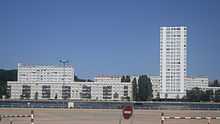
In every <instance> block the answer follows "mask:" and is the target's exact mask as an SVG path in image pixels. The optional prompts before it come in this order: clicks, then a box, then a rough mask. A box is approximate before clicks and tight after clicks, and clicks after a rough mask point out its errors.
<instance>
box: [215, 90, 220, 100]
mask: <svg viewBox="0 0 220 124" xmlns="http://www.w3.org/2000/svg"><path fill="white" fill-rule="evenodd" d="M215 101H216V102H220V90H216V91H215Z"/></svg>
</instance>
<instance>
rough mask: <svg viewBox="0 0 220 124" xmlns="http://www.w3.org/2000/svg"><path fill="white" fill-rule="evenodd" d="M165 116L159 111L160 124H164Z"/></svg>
mask: <svg viewBox="0 0 220 124" xmlns="http://www.w3.org/2000/svg"><path fill="white" fill-rule="evenodd" d="M164 121H165V118H164V113H163V112H162V113H161V124H164Z"/></svg>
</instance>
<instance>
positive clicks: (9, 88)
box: [6, 86, 11, 98]
mask: <svg viewBox="0 0 220 124" xmlns="http://www.w3.org/2000/svg"><path fill="white" fill-rule="evenodd" d="M6 92H7V97H8V98H11V86H7V91H6Z"/></svg>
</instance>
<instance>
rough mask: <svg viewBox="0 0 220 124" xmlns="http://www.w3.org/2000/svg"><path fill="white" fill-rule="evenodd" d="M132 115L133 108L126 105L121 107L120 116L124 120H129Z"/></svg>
mask: <svg viewBox="0 0 220 124" xmlns="http://www.w3.org/2000/svg"><path fill="white" fill-rule="evenodd" d="M132 114H133V106H131V105H126V106H124V107H123V110H122V115H123V117H124V119H129V118H130V117H131V116H132Z"/></svg>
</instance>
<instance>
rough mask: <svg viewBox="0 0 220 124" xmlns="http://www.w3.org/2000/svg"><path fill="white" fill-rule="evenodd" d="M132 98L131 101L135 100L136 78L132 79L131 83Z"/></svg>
mask: <svg viewBox="0 0 220 124" xmlns="http://www.w3.org/2000/svg"><path fill="white" fill-rule="evenodd" d="M132 97H133V101H136V100H137V80H136V78H134V79H133V81H132Z"/></svg>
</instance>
